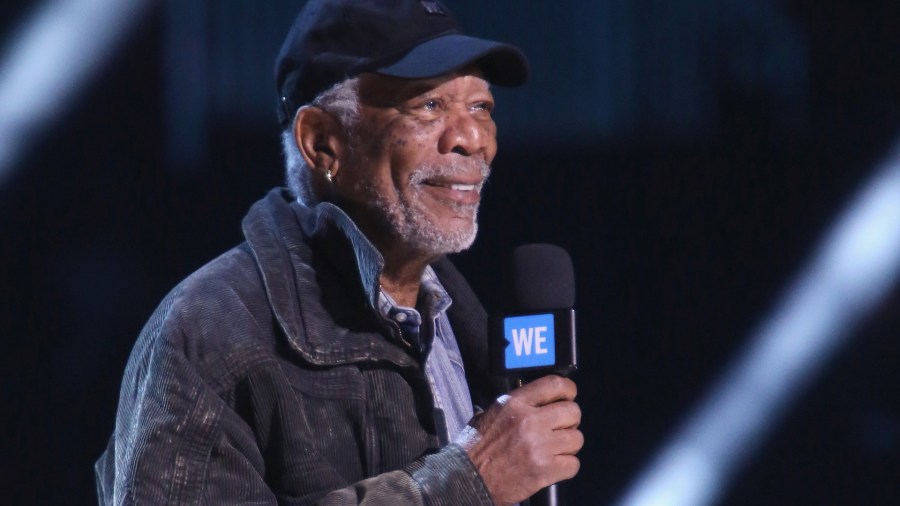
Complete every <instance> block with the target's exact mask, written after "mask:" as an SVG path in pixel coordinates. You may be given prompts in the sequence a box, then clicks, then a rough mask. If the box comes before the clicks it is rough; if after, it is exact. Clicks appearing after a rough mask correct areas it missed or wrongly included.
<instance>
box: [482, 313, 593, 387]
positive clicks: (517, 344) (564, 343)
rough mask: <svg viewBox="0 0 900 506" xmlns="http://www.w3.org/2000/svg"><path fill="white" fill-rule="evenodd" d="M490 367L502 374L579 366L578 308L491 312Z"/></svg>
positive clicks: (563, 371)
mask: <svg viewBox="0 0 900 506" xmlns="http://www.w3.org/2000/svg"><path fill="white" fill-rule="evenodd" d="M489 325H490V327H491V329H490V335H491V336H493V337H492V339H493V342H492V343H491V346H490V348H489V349H490V352H491V371H492V372H493V373H494V374H499V375H518V376H540V375H543V374H550V373H556V374H562V375H568V374H570V373H571V372H573V371H574V370H575V368H576V361H575V338H574V336H575V332H574V330H575V311H574V310H572V309H561V310H555V311H549V312H541V313H531V314H516V315H503V316H496V315H495V316H491V318H490V323H489Z"/></svg>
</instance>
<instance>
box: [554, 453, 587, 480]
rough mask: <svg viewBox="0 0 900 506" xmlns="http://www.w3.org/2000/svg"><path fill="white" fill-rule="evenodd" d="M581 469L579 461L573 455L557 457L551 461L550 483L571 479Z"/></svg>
mask: <svg viewBox="0 0 900 506" xmlns="http://www.w3.org/2000/svg"><path fill="white" fill-rule="evenodd" d="M579 469H581V461H580V460H579V459H578V457H575V456H574V455H557V456H556V457H555V458H554V459H553V472H552V473H551V476H552V479H553V480H554V481H552V482H551V483H559V482H561V481H563V480H568V479H570V478H573V477H574V476H575V475H576V474H578V470H579Z"/></svg>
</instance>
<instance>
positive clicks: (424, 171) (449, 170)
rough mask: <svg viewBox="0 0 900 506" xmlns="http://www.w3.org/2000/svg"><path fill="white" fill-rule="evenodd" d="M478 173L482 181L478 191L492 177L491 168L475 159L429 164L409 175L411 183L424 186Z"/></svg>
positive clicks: (482, 161)
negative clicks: (426, 183) (436, 180)
mask: <svg viewBox="0 0 900 506" xmlns="http://www.w3.org/2000/svg"><path fill="white" fill-rule="evenodd" d="M473 173H478V174H479V175H480V176H481V181H480V182H479V183H478V184H476V185H475V187H476V189H477V190H478V191H481V188H482V187H483V186H484V183H485V182H486V181H487V179H488V178H489V177H490V175H491V166H490V164H489V163H487V162H485V161H484V160H479V159H475V158H462V159H454V160H450V161H448V162H447V163H440V164H436V163H428V164H423V165H420V166H418V167H416V168H415V169H414V170H413V171H412V173H411V174H410V175H409V183H410V184H412V185H418V184H422V183H424V182H426V181H428V180H432V179H452V178H454V177H455V176H466V175H471V174H473Z"/></svg>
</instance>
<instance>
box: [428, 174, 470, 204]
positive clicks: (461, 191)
mask: <svg viewBox="0 0 900 506" xmlns="http://www.w3.org/2000/svg"><path fill="white" fill-rule="evenodd" d="M422 186H423V187H424V188H425V189H427V191H428V192H429V193H430V194H431V195H433V196H434V197H435V198H436V199H438V200H443V201H449V202H453V203H455V204H458V205H472V204H477V203H478V201H479V200H480V198H481V188H482V187H483V186H484V180H478V182H474V183H473V182H464V181H453V180H447V179H442V178H436V179H426V180H425V181H422Z"/></svg>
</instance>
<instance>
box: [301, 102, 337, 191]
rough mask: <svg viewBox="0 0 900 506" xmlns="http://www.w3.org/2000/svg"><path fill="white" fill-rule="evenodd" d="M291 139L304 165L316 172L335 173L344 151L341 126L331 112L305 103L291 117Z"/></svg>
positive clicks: (320, 173)
mask: <svg viewBox="0 0 900 506" xmlns="http://www.w3.org/2000/svg"><path fill="white" fill-rule="evenodd" d="M294 140H295V141H296V142H297V146H298V147H299V148H300V154H302V155H303V158H304V159H305V160H306V165H307V166H309V167H310V168H312V169H313V170H315V171H316V172H318V173H319V175H325V173H326V172H329V173H331V176H332V177H333V176H336V175H337V172H338V170H339V169H340V161H341V160H340V159H341V154H342V153H343V147H344V146H343V142H344V130H343V127H342V126H341V124H340V123H339V122H338V121H337V119H335V117H334V116H332V115H331V114H329V113H327V112H325V111H323V110H322V109H319V108H318V107H316V106H312V105H305V106H303V107H301V108H300V110H299V111H297V116H296V117H295V118H294Z"/></svg>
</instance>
